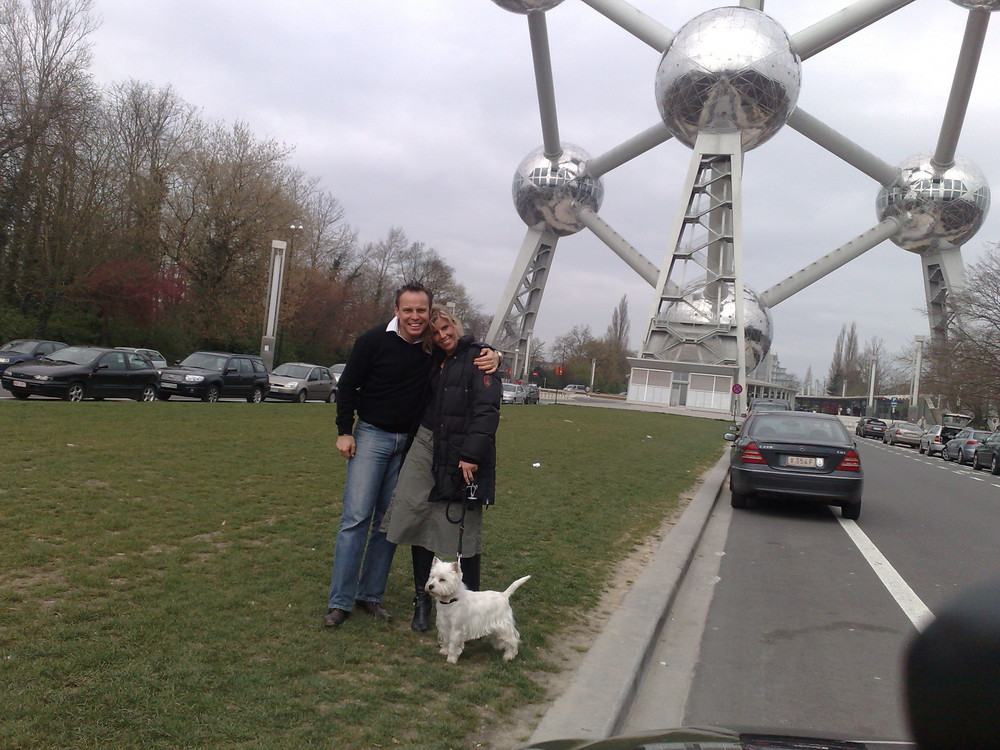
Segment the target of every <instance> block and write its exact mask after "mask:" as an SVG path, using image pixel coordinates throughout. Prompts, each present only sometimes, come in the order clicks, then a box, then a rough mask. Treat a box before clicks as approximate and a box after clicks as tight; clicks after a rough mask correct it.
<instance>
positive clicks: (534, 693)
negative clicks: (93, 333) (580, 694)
mask: <svg viewBox="0 0 1000 750" xmlns="http://www.w3.org/2000/svg"><path fill="white" fill-rule="evenodd" d="M334 413H335V408H334V407H333V406H331V405H325V404H310V405H305V406H300V405H294V404H265V405H261V406H256V405H249V404H245V403H219V404H201V403H193V402H189V403H153V404H138V403H131V402H104V403H92V402H86V403H80V404H69V403H62V402H42V401H35V400H32V401H28V402H24V403H21V402H10V401H4V402H0V423H2V424H3V426H4V431H3V434H4V437H5V444H4V446H3V459H2V464H0V466H2V469H0V513H2V519H3V523H2V524H0V695H2V696H3V697H2V698H0V747H2V748H55V747H67V748H195V747H203V748H301V747H337V748H381V747H405V748H429V749H430V748H466V747H469V740H468V738H469V737H470V736H472V735H473V734H475V733H477V732H483V731H488V730H489V729H490V728H491V727H495V726H498V725H499V726H502V725H503V722H504V719H505V717H506V716H508V715H509V714H510V712H511V711H512V710H514V709H516V708H518V707H520V706H524V705H526V704H531V703H535V702H539V701H543V700H545V699H546V695H545V691H544V688H543V686H542V685H543V680H542V678H543V676H544V675H545V674H546V673H547V672H551V671H554V670H557V669H559V664H558V663H556V662H555V660H553V659H551V658H549V657H547V648H548V647H549V645H550V644H551V643H552V642H553V638H554V637H555V634H556V633H557V632H558V630H559V628H560V626H561V623H563V622H574V621H580V619H581V618H582V615H583V613H585V612H586V611H587V610H588V609H589V608H591V607H592V606H593V605H594V604H595V602H596V601H597V600H598V598H599V595H600V592H601V587H602V571H603V569H604V568H605V566H606V565H607V563H608V562H611V561H614V560H618V559H621V558H622V557H624V556H625V555H627V554H628V553H629V552H630V551H631V550H632V549H633V548H634V547H635V545H636V544H637V543H638V542H640V541H641V540H642V539H643V538H645V537H647V536H648V535H649V534H650V533H652V532H654V531H655V530H656V529H657V528H658V527H659V525H660V523H661V521H662V520H663V518H664V517H665V516H667V515H668V514H670V513H671V512H672V511H673V510H674V509H675V508H676V504H677V498H678V495H680V494H681V493H682V492H684V491H685V490H687V489H688V488H689V487H690V486H691V485H692V483H693V482H695V480H696V479H697V478H698V477H699V476H700V474H701V473H702V472H703V471H704V470H705V469H706V468H707V467H708V466H709V465H710V464H712V463H714V461H715V460H716V459H717V458H718V457H719V455H720V454H721V450H722V446H723V443H722V432H723V426H724V423H721V422H717V421H712V420H702V419H694V418H688V417H680V416H673V415H664V414H655V413H644V412H632V411H624V410H616V409H597V408H588V407H581V406H568V405H555V406H542V407H530V406H529V407H524V406H513V407H504V410H503V421H502V424H501V427H500V431H499V433H498V447H499V476H498V501H497V504H496V506H495V507H493V508H491V509H489V510H488V511H487V515H486V518H485V520H484V545H485V551H484V556H483V558H484V559H483V586H484V587H486V588H505V587H506V586H507V584H509V583H510V581H512V580H513V579H514V578H516V577H519V576H521V575H524V574H528V573H530V574H531V575H532V579H531V581H529V583H528V584H526V585H525V586H523V587H522V588H521V589H520V590H519V591H518V593H517V597H516V602H515V611H516V612H517V617H518V626H519V629H520V630H521V634H522V637H523V639H524V643H523V645H522V650H521V653H520V654H519V655H518V657H517V659H515V660H514V661H513V662H511V663H504V662H503V661H502V660H501V658H500V655H499V653H498V652H496V651H494V650H493V649H492V648H490V647H489V646H487V645H486V644H478V643H477V644H470V646H469V648H468V649H467V650H466V653H465V654H463V656H462V658H461V660H460V662H459V665H458V666H457V667H456V666H452V665H449V664H447V663H445V660H444V657H442V656H440V655H439V654H438V653H437V648H436V644H435V640H434V631H433V629H432V631H431V632H430V633H426V634H416V633H413V632H411V631H410V629H409V616H410V614H411V613H412V609H411V607H410V600H411V598H412V595H413V594H412V580H411V572H410V560H409V550H408V549H407V548H402V549H400V550H399V551H398V553H397V555H396V561H395V564H394V566H393V572H392V575H391V577H390V581H389V587H388V590H387V593H386V598H385V601H384V603H385V605H386V606H387V607H388V608H389V609H390V610H391V611H392V612H393V613H394V614H395V615H396V620H395V622H393V623H391V624H388V623H383V622H377V621H375V620H374V619H372V618H370V617H367V616H365V615H363V614H361V613H356V614H355V616H353V617H352V618H351V619H349V620H348V621H347V622H346V623H345V624H344V625H343V626H342V627H341V628H338V629H335V630H330V629H324V628H323V627H322V626H321V624H320V617H321V615H322V613H323V612H324V611H325V608H326V596H327V587H328V585H329V574H330V565H331V562H332V553H333V540H334V537H335V533H336V528H337V524H338V523H339V519H340V494H341V491H342V486H343V478H344V466H345V462H344V460H343V459H342V458H341V457H340V456H339V454H337V453H336V450H335V448H334V442H335V439H336V430H335V426H334ZM535 464H538V466H535Z"/></svg>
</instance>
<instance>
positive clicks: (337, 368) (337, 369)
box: [330, 362, 347, 401]
mask: <svg viewBox="0 0 1000 750" xmlns="http://www.w3.org/2000/svg"><path fill="white" fill-rule="evenodd" d="M345 367H347V363H345V362H341V363H339V364H336V365H333V367H331V368H330V372H332V373H333V400H334V401H336V400H337V385H338V384H339V383H340V376H341V375H343V374H344V368H345Z"/></svg>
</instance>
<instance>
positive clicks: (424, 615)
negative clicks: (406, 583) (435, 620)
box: [410, 589, 431, 633]
mask: <svg viewBox="0 0 1000 750" xmlns="http://www.w3.org/2000/svg"><path fill="white" fill-rule="evenodd" d="M430 619H431V595H430V594H428V593H427V592H426V591H421V590H420V589H418V590H417V594H416V596H414V597H413V622H411V623H410V630H413V631H415V632H417V633H426V632H427V631H428V630H430V627H431V623H430Z"/></svg>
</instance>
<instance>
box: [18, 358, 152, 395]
mask: <svg viewBox="0 0 1000 750" xmlns="http://www.w3.org/2000/svg"><path fill="white" fill-rule="evenodd" d="M157 379H158V373H157V371H156V368H155V367H153V363H152V362H150V361H149V360H148V359H146V358H145V357H143V356H142V355H141V354H136V353H135V352H123V351H121V350H120V349H106V348H104V347H98V346H67V347H63V348H62V349H59V350H57V351H55V352H53V353H52V354H50V355H48V356H46V357H42V358H41V359H37V360H31V361H28V362H22V363H21V364H17V365H11V366H10V367H8V368H7V369H6V370H5V371H4V373H3V387H4V388H6V389H7V390H8V391H10V392H11V393H12V394H13V395H14V398H19V399H25V398H28V396H51V397H54V398H62V399H65V400H66V401H82V400H83V399H85V398H95V399H102V398H134V399H135V400H136V401H154V400H156V382H157Z"/></svg>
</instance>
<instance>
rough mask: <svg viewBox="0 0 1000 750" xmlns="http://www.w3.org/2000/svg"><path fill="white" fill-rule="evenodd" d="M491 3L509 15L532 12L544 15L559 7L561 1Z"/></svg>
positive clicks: (517, 0)
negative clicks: (509, 13)
mask: <svg viewBox="0 0 1000 750" xmlns="http://www.w3.org/2000/svg"><path fill="white" fill-rule="evenodd" d="M493 2H495V3H496V4H497V5H499V6H500V7H501V8H503V9H504V10H509V11H510V12H511V13H521V14H524V15H526V14H528V13H532V12H534V11H539V12H542V13H544V12H545V11H547V10H551V9H552V8H554V7H556V6H557V5H559V3H561V2H562V0H493Z"/></svg>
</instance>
